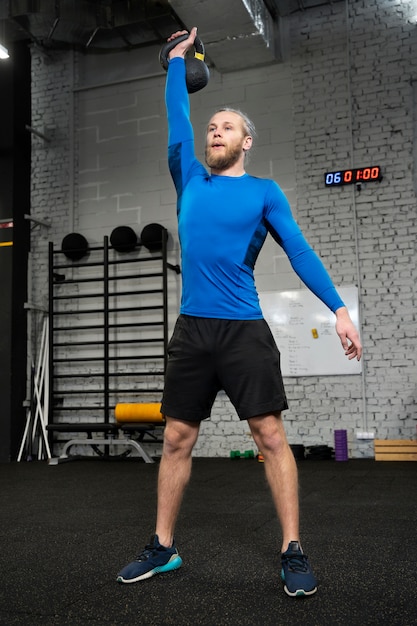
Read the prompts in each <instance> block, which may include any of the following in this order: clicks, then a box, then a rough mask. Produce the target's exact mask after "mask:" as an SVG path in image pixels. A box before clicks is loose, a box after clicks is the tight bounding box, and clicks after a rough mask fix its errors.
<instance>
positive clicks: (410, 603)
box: [0, 459, 417, 626]
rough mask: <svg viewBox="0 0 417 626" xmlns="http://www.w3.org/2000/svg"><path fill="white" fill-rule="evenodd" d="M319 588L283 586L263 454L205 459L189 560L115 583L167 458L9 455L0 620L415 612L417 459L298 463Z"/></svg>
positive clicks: (300, 621)
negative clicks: (311, 591)
mask: <svg viewBox="0 0 417 626" xmlns="http://www.w3.org/2000/svg"><path fill="white" fill-rule="evenodd" d="M298 465H299V472H300V493H301V514H302V518H301V526H302V540H303V545H304V550H305V552H306V553H307V554H309V556H310V560H311V563H312V565H313V567H314V570H315V573H316V575H317V577H318V579H319V584H320V586H319V590H318V592H317V594H316V595H315V596H312V597H311V598H305V599H293V598H289V597H287V596H286V595H285V594H284V592H283V590H282V585H281V582H280V576H279V571H280V568H279V559H278V550H279V547H280V540H279V527H278V523H277V521H276V518H275V513H274V509H273V506H272V503H271V499H270V496H269V490H268V487H267V485H266V482H265V479H264V474H263V465H262V464H261V463H258V462H257V461H256V460H250V459H240V460H230V459H196V460H195V461H194V466H193V477H192V480H191V484H190V486H189V488H188V490H187V493H186V497H185V500H184V504H183V508H182V512H181V515H180V519H179V522H178V526H177V536H176V539H177V544H178V548H179V551H180V554H181V556H182V558H183V560H184V565H183V567H182V568H181V569H179V570H176V571H174V572H170V573H168V574H163V575H159V576H156V577H154V578H151V579H149V580H146V581H144V582H142V583H137V584H132V585H119V584H118V583H116V580H115V579H116V574H117V572H118V570H119V568H120V567H122V566H123V565H125V564H126V563H127V562H128V561H129V560H131V559H132V558H134V557H135V556H136V553H137V552H138V551H140V550H141V549H142V548H143V547H144V545H145V543H147V542H148V539H149V536H150V534H151V533H152V531H153V524H154V511H155V495H156V494H155V486H156V477H157V470H158V465H157V464H154V465H150V464H144V463H143V462H142V461H141V460H138V461H127V460H125V461H100V460H91V461H78V460H77V461H72V462H69V463H65V464H62V465H58V466H48V465H47V464H46V463H45V462H31V463H19V464H18V463H12V464H2V465H0V488H1V509H0V522H1V524H0V537H1V550H0V568H1V569H0V571H1V586H0V624H1V625H2V626H12V625H14V624H25V625H34V624H42V625H44V626H60V625H71V626H76V625H78V624H85V625H90V626H96V625H103V626H105V625H117V626H119V625H124V624H141V625H145V626H151V625H152V626H154V625H155V626H159V625H163V624H174V625H178V626H182V625H184V626H185V625H187V626H188V625H190V626H196V625H198V624H205V625H210V626H222V625H225V626H226V625H240V624H244V625H245V624H247V625H254V626H258V625H261V624H262V625H265V626H280V625H287V624H291V625H295V626H298V625H300V626H310V625H311V626H313V625H314V626H327V625H329V626H334V625H339V624H341V625H346V626H355V625H360V626H364V625H371V624H375V625H376V624H379V625H381V624H382V625H385V624H387V625H390V626H392V625H396V624H398V625H401V626H411V625H413V624H417V593H416V591H417V567H416V564H417V540H416V524H417V463H412V462H411V463H410V462H408V463H399V462H374V461H371V460H354V461H353V460H350V461H348V462H344V463H343V462H339V463H338V462H335V461H329V460H327V461H311V460H303V461H299V463H298Z"/></svg>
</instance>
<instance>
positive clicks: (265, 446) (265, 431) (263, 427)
mask: <svg viewBox="0 0 417 626" xmlns="http://www.w3.org/2000/svg"><path fill="white" fill-rule="evenodd" d="M249 425H250V428H251V431H252V435H253V438H254V439H255V442H256V444H257V445H258V447H259V449H260V450H262V452H263V453H264V454H265V453H266V454H267V453H268V452H273V453H275V454H278V453H279V452H280V451H282V450H283V449H284V448H286V447H287V446H288V442H287V437H286V435H285V430H284V426H283V423H282V419H281V414H280V413H275V414H271V415H264V416H259V417H254V418H251V419H250V420H249Z"/></svg>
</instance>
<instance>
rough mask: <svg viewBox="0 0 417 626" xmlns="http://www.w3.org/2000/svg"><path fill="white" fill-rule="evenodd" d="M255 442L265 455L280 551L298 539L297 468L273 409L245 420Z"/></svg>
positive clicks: (279, 416) (279, 421)
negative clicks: (279, 538) (280, 538)
mask: <svg viewBox="0 0 417 626" xmlns="http://www.w3.org/2000/svg"><path fill="white" fill-rule="evenodd" d="M248 423H249V426H250V429H251V432H252V435H253V438H254V440H255V443H256V445H257V446H258V448H259V450H260V451H261V453H262V454H263V456H264V460H265V474H266V478H267V480H268V483H269V486H270V489H271V492H272V498H273V501H274V504H275V508H276V511H277V515H278V519H279V521H280V523H281V528H282V549H281V551H282V552H285V550H286V549H287V548H288V544H289V542H290V541H299V502H298V471H297V464H296V462H295V459H294V455H293V453H292V450H291V448H290V447H289V445H288V441H287V437H286V434H285V430H284V425H283V423H282V419H281V414H280V413H275V414H271V415H264V416H259V417H252V418H250V419H249V420H248Z"/></svg>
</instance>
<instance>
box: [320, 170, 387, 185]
mask: <svg viewBox="0 0 417 626" xmlns="http://www.w3.org/2000/svg"><path fill="white" fill-rule="evenodd" d="M381 180H382V174H381V168H380V167H379V165H371V166H370V167H356V168H353V169H350V170H339V171H338V172H327V173H326V174H325V175H324V184H325V185H326V187H338V186H340V185H355V184H359V183H369V182H381Z"/></svg>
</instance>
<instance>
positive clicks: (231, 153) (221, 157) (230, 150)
mask: <svg viewBox="0 0 417 626" xmlns="http://www.w3.org/2000/svg"><path fill="white" fill-rule="evenodd" d="M242 152H243V151H242V142H239V143H237V144H234V145H229V146H225V145H224V144H221V143H216V142H215V143H214V144H213V145H211V146H209V145H206V151H205V157H206V163H207V165H208V166H209V167H210V168H211V169H213V170H220V171H222V170H227V169H229V168H230V167H232V166H233V165H235V163H237V162H238V161H239V159H240V158H241V156H242Z"/></svg>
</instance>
